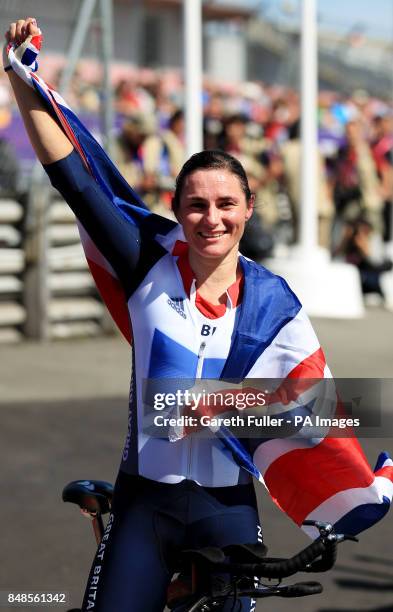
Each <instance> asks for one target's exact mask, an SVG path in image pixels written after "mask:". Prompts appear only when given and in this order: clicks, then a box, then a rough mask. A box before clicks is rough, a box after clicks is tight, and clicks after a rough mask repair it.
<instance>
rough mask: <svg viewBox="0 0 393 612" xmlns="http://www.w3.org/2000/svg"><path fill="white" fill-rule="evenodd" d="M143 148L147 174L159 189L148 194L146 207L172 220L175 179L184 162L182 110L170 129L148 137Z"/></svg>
mask: <svg viewBox="0 0 393 612" xmlns="http://www.w3.org/2000/svg"><path fill="white" fill-rule="evenodd" d="M143 149H144V164H145V165H144V168H145V174H146V176H147V177H149V178H150V179H151V182H152V184H153V183H154V184H155V186H156V188H155V189H154V190H152V191H151V193H150V194H149V195H148V200H147V204H148V206H149V208H150V209H151V210H152V211H153V212H155V213H157V214H161V215H163V216H166V217H168V216H169V217H172V216H173V215H172V213H171V202H172V195H173V192H174V189H175V178H176V176H177V175H178V174H179V172H180V169H181V167H182V166H183V164H184V161H185V146H184V113H183V111H182V110H177V111H175V112H174V113H173V115H172V116H171V117H170V119H169V123H168V127H167V129H165V130H163V131H162V132H161V134H154V135H151V136H149V137H148V138H147V139H146V140H145V143H144V147H143Z"/></svg>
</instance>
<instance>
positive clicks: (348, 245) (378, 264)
mask: <svg viewBox="0 0 393 612" xmlns="http://www.w3.org/2000/svg"><path fill="white" fill-rule="evenodd" d="M372 239H373V227H372V225H371V223H370V222H369V221H368V220H367V219H366V218H362V217H360V218H359V219H358V220H357V221H354V222H349V223H347V224H346V225H345V228H344V233H343V237H342V240H341V243H340V244H339V245H338V247H337V249H336V251H335V253H334V254H335V255H338V256H342V257H343V258H344V259H345V261H346V262H348V263H351V264H353V265H355V266H356V267H357V268H358V270H359V273H360V279H361V283H362V291H363V293H364V294H369V293H376V294H378V295H379V296H380V297H381V298H382V299H384V297H385V296H384V294H383V291H382V288H381V282H380V278H381V274H382V273H383V272H388V271H389V270H392V268H393V264H392V262H391V261H390V259H387V258H383V257H380V258H376V257H375V256H373V246H372Z"/></svg>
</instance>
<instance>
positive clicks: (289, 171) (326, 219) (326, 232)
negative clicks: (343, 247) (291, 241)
mask: <svg viewBox="0 0 393 612" xmlns="http://www.w3.org/2000/svg"><path fill="white" fill-rule="evenodd" d="M288 137H289V140H287V141H285V142H283V143H282V144H281V147H280V151H281V155H282V160H283V166H284V174H285V183H286V186H287V190H288V196H289V198H290V202H291V204H292V210H293V223H294V232H295V236H294V238H295V240H297V238H298V232H299V211H300V195H301V194H300V164H301V141H300V121H299V120H298V121H295V123H294V124H293V125H292V126H291V127H290V128H289V129H288ZM317 173H318V176H317V185H318V201H317V212H318V243H319V245H320V246H322V247H325V248H328V249H329V248H330V242H331V227H332V221H333V216H334V205H333V200H332V197H331V193H330V189H329V186H328V182H327V176H326V167H325V161H324V159H323V157H322V155H321V154H319V155H318V168H317Z"/></svg>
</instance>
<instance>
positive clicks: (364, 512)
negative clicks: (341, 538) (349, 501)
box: [334, 496, 390, 535]
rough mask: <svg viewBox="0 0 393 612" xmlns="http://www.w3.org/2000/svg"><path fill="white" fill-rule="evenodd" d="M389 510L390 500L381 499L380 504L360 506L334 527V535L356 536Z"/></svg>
mask: <svg viewBox="0 0 393 612" xmlns="http://www.w3.org/2000/svg"><path fill="white" fill-rule="evenodd" d="M389 508H390V500H389V499H388V498H387V497H385V496H384V497H383V501H382V503H380V504H362V505H359V506H356V507H355V508H354V509H353V510H351V511H350V512H347V514H345V515H344V516H343V517H342V518H341V519H340V520H339V521H337V523H335V525H334V529H335V531H336V533H347V534H348V535H357V534H358V533H360V532H361V531H364V530H365V529H368V528H369V527H371V526H372V525H374V524H375V523H377V522H378V521H380V520H381V519H382V518H383V517H384V516H385V514H386V513H387V512H388V510H389Z"/></svg>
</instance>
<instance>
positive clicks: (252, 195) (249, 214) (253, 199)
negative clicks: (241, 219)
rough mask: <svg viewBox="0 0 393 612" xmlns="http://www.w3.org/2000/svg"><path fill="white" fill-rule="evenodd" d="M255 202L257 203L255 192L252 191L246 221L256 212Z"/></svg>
mask: <svg viewBox="0 0 393 612" xmlns="http://www.w3.org/2000/svg"><path fill="white" fill-rule="evenodd" d="M254 204H255V193H252V194H251V197H250V199H249V200H248V202H247V210H246V221H248V220H249V218H250V217H251V215H252V213H253V212H254Z"/></svg>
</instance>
